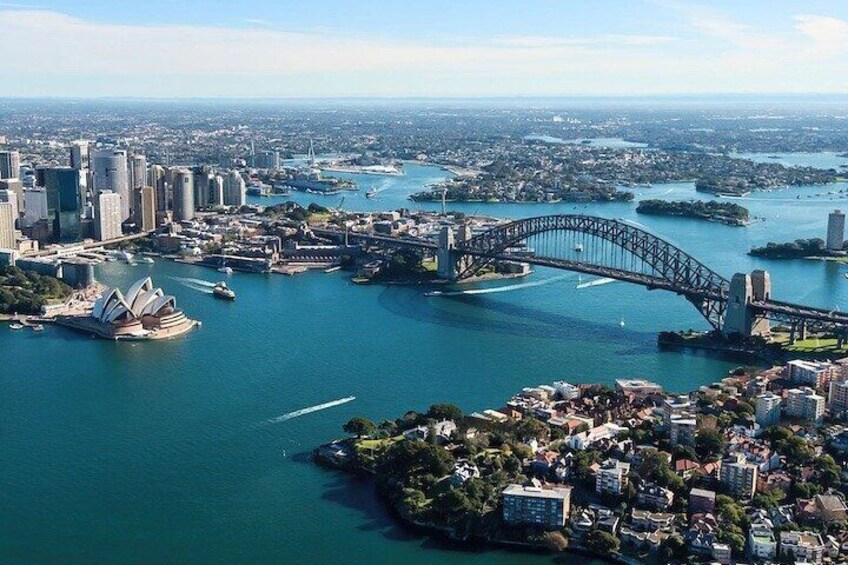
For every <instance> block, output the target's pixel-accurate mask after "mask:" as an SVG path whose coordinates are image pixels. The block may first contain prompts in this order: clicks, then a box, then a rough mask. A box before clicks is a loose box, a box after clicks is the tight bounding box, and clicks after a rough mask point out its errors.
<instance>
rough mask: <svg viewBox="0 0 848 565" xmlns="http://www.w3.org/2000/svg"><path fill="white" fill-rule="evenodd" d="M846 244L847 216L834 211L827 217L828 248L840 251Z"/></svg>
mask: <svg viewBox="0 0 848 565" xmlns="http://www.w3.org/2000/svg"><path fill="white" fill-rule="evenodd" d="M844 242H845V214H844V213H843V212H841V211H840V210H834V211H833V212H831V213H830V214H829V215H828V216H827V248H828V249H829V250H831V251H839V250H841V249H842V244H843V243H844Z"/></svg>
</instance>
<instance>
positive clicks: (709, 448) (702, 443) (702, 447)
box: [695, 430, 727, 461]
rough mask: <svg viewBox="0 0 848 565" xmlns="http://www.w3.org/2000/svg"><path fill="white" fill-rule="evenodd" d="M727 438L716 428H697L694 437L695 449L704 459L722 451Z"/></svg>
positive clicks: (716, 455) (711, 457)
mask: <svg viewBox="0 0 848 565" xmlns="http://www.w3.org/2000/svg"><path fill="white" fill-rule="evenodd" d="M726 444H727V440H725V439H724V434H722V433H721V432H719V431H718V430H699V431H698V435H697V436H696V437H695V451H697V452H698V453H700V454H701V460H702V461H706V460H709V459H713V458H715V457H718V456H719V455H721V454H722V453H724V448H725V446H726Z"/></svg>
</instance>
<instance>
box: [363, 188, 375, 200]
mask: <svg viewBox="0 0 848 565" xmlns="http://www.w3.org/2000/svg"><path fill="white" fill-rule="evenodd" d="M365 198H377V189H376V188H372V189H371V190H369V191H368V192H366V193H365Z"/></svg>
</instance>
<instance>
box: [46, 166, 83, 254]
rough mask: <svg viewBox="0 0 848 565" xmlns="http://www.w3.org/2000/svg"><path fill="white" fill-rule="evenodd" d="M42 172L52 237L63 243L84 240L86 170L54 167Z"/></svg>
mask: <svg viewBox="0 0 848 565" xmlns="http://www.w3.org/2000/svg"><path fill="white" fill-rule="evenodd" d="M43 174H44V188H45V190H46V191H47V219H48V221H49V224H50V230H51V232H52V233H51V239H53V240H55V241H59V242H62V243H66V242H71V241H79V240H81V239H82V225H81V223H80V217H81V216H82V213H83V205H84V202H85V188H84V185H83V182H82V176H83V174H84V173H83V171H82V170H79V169H74V168H72V167H51V168H46V169H44V170H43Z"/></svg>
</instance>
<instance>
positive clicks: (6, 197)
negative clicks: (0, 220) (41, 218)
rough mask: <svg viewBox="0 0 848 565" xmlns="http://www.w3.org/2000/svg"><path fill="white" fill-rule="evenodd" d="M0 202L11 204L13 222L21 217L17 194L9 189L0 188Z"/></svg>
mask: <svg viewBox="0 0 848 565" xmlns="http://www.w3.org/2000/svg"><path fill="white" fill-rule="evenodd" d="M0 202H5V203H8V204H11V205H12V219H13V220H14V221H15V222H19V220H20V218H21V210H20V208H18V195H17V194H15V193H14V192H12V191H11V190H0ZM16 227H17V226H16Z"/></svg>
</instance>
